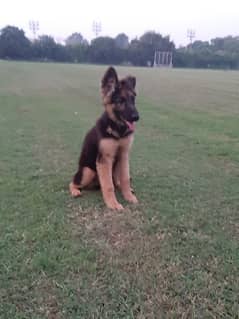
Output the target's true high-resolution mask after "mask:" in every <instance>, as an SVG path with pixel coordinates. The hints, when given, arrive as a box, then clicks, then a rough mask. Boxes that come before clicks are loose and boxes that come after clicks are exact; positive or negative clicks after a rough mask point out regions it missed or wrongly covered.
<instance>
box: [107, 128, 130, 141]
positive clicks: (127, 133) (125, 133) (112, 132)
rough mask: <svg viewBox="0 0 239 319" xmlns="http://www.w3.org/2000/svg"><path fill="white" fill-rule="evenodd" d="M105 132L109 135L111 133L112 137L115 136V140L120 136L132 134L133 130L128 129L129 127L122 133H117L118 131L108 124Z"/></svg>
mask: <svg viewBox="0 0 239 319" xmlns="http://www.w3.org/2000/svg"><path fill="white" fill-rule="evenodd" d="M106 132H107V133H108V134H109V135H112V136H113V137H114V138H116V139H117V140H118V139H120V138H123V137H126V136H128V135H130V134H132V133H133V132H134V131H133V130H130V129H129V128H128V129H127V130H126V131H125V132H124V134H123V135H121V134H119V132H117V131H116V130H114V129H112V127H111V126H108V127H107V129H106Z"/></svg>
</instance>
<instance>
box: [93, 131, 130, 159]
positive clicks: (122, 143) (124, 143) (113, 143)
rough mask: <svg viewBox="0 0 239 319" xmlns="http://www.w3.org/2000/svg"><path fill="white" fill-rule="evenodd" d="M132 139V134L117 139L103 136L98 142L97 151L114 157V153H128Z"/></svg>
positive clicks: (105, 155)
mask: <svg viewBox="0 0 239 319" xmlns="http://www.w3.org/2000/svg"><path fill="white" fill-rule="evenodd" d="M133 140H134V136H133V134H131V135H129V136H127V137H124V138H121V139H118V140H116V139H113V138H103V139H101V141H100V144H99V151H100V153H101V154H102V155H103V156H104V157H115V156H116V155H117V156H118V155H120V154H125V153H129V150H130V148H131V146H132V143H133Z"/></svg>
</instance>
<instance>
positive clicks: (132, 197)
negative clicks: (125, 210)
mask: <svg viewBox="0 0 239 319" xmlns="http://www.w3.org/2000/svg"><path fill="white" fill-rule="evenodd" d="M123 196H124V199H125V200H127V202H129V203H132V204H138V202H139V201H138V199H137V197H136V196H135V195H134V194H132V193H129V194H123Z"/></svg>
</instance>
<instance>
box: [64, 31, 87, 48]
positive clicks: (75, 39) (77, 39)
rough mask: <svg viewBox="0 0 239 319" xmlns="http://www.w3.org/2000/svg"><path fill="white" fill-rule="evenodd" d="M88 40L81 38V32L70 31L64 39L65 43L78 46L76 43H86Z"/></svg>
mask: <svg viewBox="0 0 239 319" xmlns="http://www.w3.org/2000/svg"><path fill="white" fill-rule="evenodd" d="M87 44H88V42H87V40H85V39H84V38H83V36H82V35H81V33H77V32H75V33H72V34H71V35H70V36H69V37H68V38H67V39H66V45H71V46H78V45H87Z"/></svg>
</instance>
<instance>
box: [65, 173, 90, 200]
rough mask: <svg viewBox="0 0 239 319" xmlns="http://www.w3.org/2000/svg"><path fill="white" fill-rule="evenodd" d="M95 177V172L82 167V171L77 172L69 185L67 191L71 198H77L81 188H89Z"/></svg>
mask: <svg viewBox="0 0 239 319" xmlns="http://www.w3.org/2000/svg"><path fill="white" fill-rule="evenodd" d="M95 177H96V172H95V171H93V170H92V169H90V168H89V167H83V168H82V170H79V171H78V172H77V173H76V174H75V176H74V178H73V182H71V183H70V185H69V189H70V193H71V195H72V196H73V197H78V196H80V195H81V191H80V189H81V188H85V187H87V186H89V185H90V184H91V183H92V182H93V180H94V179H95Z"/></svg>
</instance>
